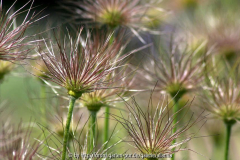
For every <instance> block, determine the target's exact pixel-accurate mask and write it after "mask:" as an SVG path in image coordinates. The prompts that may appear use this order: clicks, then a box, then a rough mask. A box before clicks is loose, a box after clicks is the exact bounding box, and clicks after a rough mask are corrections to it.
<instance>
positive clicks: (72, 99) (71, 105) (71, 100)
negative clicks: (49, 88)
mask: <svg viewBox="0 0 240 160" xmlns="http://www.w3.org/2000/svg"><path fill="white" fill-rule="evenodd" d="M75 101H76V98H75V97H72V96H70V98H69V108H68V115H67V121H66V126H65V129H64V137H63V152H62V160H66V152H67V146H68V139H69V128H70V124H71V120H72V114H73V108H74V104H75Z"/></svg>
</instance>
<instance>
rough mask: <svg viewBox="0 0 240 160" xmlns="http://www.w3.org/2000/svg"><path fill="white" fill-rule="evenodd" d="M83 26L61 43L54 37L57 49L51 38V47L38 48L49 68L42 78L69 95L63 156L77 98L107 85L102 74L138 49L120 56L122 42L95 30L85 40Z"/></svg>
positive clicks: (63, 157)
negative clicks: (44, 50) (92, 34)
mask: <svg viewBox="0 0 240 160" xmlns="http://www.w3.org/2000/svg"><path fill="white" fill-rule="evenodd" d="M82 30H83V28H82V29H81V30H80V31H79V32H78V33H77V36H76V39H73V38H72V37H71V36H70V35H69V36H68V38H65V39H64V41H63V42H62V43H61V42H60V41H59V40H56V41H57V49H54V48H53V46H52V43H51V42H50V44H51V45H50V46H51V47H49V46H48V45H47V42H45V44H46V48H47V52H42V51H43V50H40V52H39V55H40V56H41V57H42V60H43V61H44V64H45V65H46V67H47V69H48V73H47V75H46V76H45V77H42V79H43V78H44V79H45V82H46V83H48V82H47V81H52V82H54V83H56V84H58V85H59V86H61V87H62V88H65V89H66V90H67V92H68V95H69V97H70V100H69V111H68V116H67V122H66V128H65V131H64V132H65V133H64V143H63V152H62V153H63V155H62V160H65V157H66V147H67V143H68V137H69V128H70V123H71V118H72V112H73V107H74V104H75V101H76V99H78V98H79V97H81V96H82V94H84V93H89V92H93V91H96V90H100V89H107V88H108V86H107V85H108V81H106V79H105V77H106V76H107V75H108V74H110V73H111V72H113V71H114V70H115V69H116V68H119V67H120V64H121V63H122V62H123V61H124V59H125V58H126V57H128V56H129V55H130V54H132V53H134V52H136V51H137V50H134V51H131V52H129V53H127V54H125V55H123V56H121V55H120V53H121V51H122V49H123V48H124V47H125V46H124V45H123V46H122V45H121V44H120V42H119V41H118V40H115V41H114V42H112V43H111V44H110V43H109V40H110V38H111V35H110V36H108V37H107V38H106V39H104V38H103V37H101V36H99V35H98V34H96V37H95V36H91V35H89V34H87V38H86V41H84V40H83V39H84V38H83V37H81V33H82ZM67 41H68V42H69V43H67ZM145 47H146V46H144V47H142V48H145ZM39 78H41V77H39ZM48 84H49V83H48Z"/></svg>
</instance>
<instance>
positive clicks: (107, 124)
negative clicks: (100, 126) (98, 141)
mask: <svg viewBox="0 0 240 160" xmlns="http://www.w3.org/2000/svg"><path fill="white" fill-rule="evenodd" d="M109 113H110V108H109V106H106V108H105V122H104V139H103V140H104V141H103V143H105V142H107V141H108V130H109ZM106 147H107V146H106Z"/></svg>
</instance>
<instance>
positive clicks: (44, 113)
mask: <svg viewBox="0 0 240 160" xmlns="http://www.w3.org/2000/svg"><path fill="white" fill-rule="evenodd" d="M46 89H47V88H46V86H45V84H44V82H43V83H42V84H41V90H40V97H41V104H42V106H41V112H42V125H43V126H44V132H45V131H47V128H48V123H47V101H46V97H47V96H46ZM43 138H46V137H45V136H44V137H43ZM47 153H48V147H44V148H43V155H47Z"/></svg>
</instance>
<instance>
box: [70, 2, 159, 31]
mask: <svg viewBox="0 0 240 160" xmlns="http://www.w3.org/2000/svg"><path fill="white" fill-rule="evenodd" d="M70 3H73V4H74V5H75V7H76V8H75V10H74V11H75V16H76V17H73V18H74V19H76V20H77V19H79V18H84V19H86V20H87V21H88V22H90V23H98V24H101V25H107V26H109V27H112V28H115V27H118V26H129V27H133V28H139V27H140V26H142V25H140V24H141V23H143V19H144V18H145V20H146V19H147V18H146V17H145V16H146V14H145V13H146V12H147V11H148V10H149V9H150V8H158V4H159V3H160V1H156V0H154V1H153V0H150V1H149V2H148V3H146V2H142V1H140V0H133V1H130V0H97V1H94V0H84V1H83V3H79V2H70ZM159 10H160V11H162V12H163V9H160V8H159ZM71 12H72V11H71ZM76 13H77V14H76Z"/></svg>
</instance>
